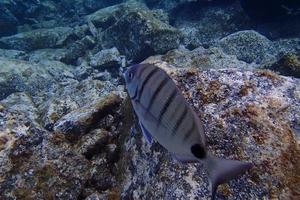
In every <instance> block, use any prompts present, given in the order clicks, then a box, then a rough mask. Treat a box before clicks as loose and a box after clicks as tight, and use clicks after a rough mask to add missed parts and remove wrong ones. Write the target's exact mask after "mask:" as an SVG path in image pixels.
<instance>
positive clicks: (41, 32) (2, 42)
mask: <svg viewBox="0 0 300 200" xmlns="http://www.w3.org/2000/svg"><path fill="white" fill-rule="evenodd" d="M71 36H72V28H69V27H56V28H53V29H37V30H33V31H28V32H24V33H19V34H16V35H13V36H8V37H2V38H0V48H5V49H15V50H22V51H32V50H35V49H44V48H53V47H60V46H62V45H64V44H65V42H66V41H67V40H68V39H70V37H71Z"/></svg>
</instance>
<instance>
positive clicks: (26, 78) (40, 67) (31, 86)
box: [0, 57, 72, 100]
mask: <svg viewBox="0 0 300 200" xmlns="http://www.w3.org/2000/svg"><path fill="white" fill-rule="evenodd" d="M0 66H1V67H0V100H2V99H4V98H6V97H7V96H8V95H10V94H12V93H14V92H28V93H29V94H31V95H33V94H39V92H40V91H42V90H46V89H48V88H50V87H51V85H52V84H54V83H56V82H58V81H61V80H63V79H64V78H66V77H70V76H72V74H70V73H71V72H70V71H71V68H70V66H67V65H65V64H63V63H61V62H58V61H43V62H40V63H37V64H33V63H30V62H27V61H21V60H14V59H7V58H2V57H0Z"/></svg>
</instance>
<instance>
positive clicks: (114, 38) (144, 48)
mask: <svg viewBox="0 0 300 200" xmlns="http://www.w3.org/2000/svg"><path fill="white" fill-rule="evenodd" d="M180 38H181V35H180V33H179V31H178V30H177V29H175V28H173V27H172V26H170V25H168V24H165V23H163V22H161V21H159V20H158V19H156V18H155V17H154V16H153V14H152V13H151V12H148V11H146V10H140V11H134V12H130V13H129V14H128V15H125V16H123V17H122V18H121V19H119V20H118V21H117V22H116V23H115V24H113V25H112V26H110V27H109V28H107V29H106V30H104V31H103V32H102V33H101V41H102V42H101V45H102V47H103V48H112V47H116V48H117V49H118V50H119V52H120V53H121V54H122V55H125V56H127V59H128V60H131V59H132V60H133V61H134V62H137V61H141V60H142V59H145V58H146V57H148V56H150V55H154V54H161V53H165V52H167V51H168V50H171V49H175V48H177V47H178V46H179V42H180Z"/></svg>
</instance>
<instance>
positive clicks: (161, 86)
mask: <svg viewBox="0 0 300 200" xmlns="http://www.w3.org/2000/svg"><path fill="white" fill-rule="evenodd" d="M168 80H169V78H168V77H167V76H166V77H165V78H164V79H163V80H162V81H161V82H160V84H159V85H158V87H157V88H156V89H155V91H154V93H153V95H152V96H151V99H150V102H149V105H148V108H147V110H148V111H150V110H151V107H152V105H153V103H154V101H155V99H156V97H157V95H158V94H159V92H160V91H161V90H162V89H163V87H164V86H165V85H166V84H167V82H168Z"/></svg>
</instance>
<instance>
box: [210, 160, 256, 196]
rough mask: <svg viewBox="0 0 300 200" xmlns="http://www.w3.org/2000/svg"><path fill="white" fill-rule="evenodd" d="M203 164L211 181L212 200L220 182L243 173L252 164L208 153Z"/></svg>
mask: <svg viewBox="0 0 300 200" xmlns="http://www.w3.org/2000/svg"><path fill="white" fill-rule="evenodd" d="M205 166H206V168H207V171H208V174H209V178H210V181H211V183H210V184H211V192H212V200H214V199H215V194H216V191H217V189H218V186H219V185H220V184H222V183H225V182H227V181H229V180H231V179H234V178H236V177H237V176H238V175H240V174H243V173H244V172H245V171H246V170H248V169H249V168H251V166H252V164H251V163H247V162H241V161H237V160H226V159H220V158H215V157H213V156H210V155H208V156H207V159H206V162H205Z"/></svg>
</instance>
